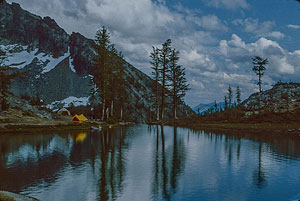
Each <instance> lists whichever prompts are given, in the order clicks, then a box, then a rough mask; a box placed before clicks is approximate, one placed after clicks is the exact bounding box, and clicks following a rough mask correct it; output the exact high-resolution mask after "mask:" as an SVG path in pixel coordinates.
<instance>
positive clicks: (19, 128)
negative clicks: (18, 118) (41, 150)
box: [0, 121, 121, 134]
mask: <svg viewBox="0 0 300 201" xmlns="http://www.w3.org/2000/svg"><path fill="white" fill-rule="evenodd" d="M92 126H94V127H98V126H101V127H104V128H105V127H117V126H121V124H120V123H115V124H108V123H106V122H95V121H94V122H85V123H82V124H79V123H72V122H71V123H69V122H68V123H62V122H53V121H51V122H49V123H48V124H47V123H45V124H32V123H23V124H22V123H10V124H3V123H2V124H1V123H0V134H9V133H28V132H39V133H46V132H55V131H75V130H76V131H87V130H90V129H91V127H92Z"/></svg>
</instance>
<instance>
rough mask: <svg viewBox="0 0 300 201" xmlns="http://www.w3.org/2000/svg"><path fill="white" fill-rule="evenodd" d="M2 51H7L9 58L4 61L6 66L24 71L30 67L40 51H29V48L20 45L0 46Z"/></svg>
mask: <svg viewBox="0 0 300 201" xmlns="http://www.w3.org/2000/svg"><path fill="white" fill-rule="evenodd" d="M0 47H1V49H2V50H5V51H6V54H7V58H6V59H5V61H4V65H6V66H10V67H13V68H18V69H22V68H24V67H25V66H27V65H29V64H30V63H31V62H32V61H33V59H34V58H35V57H36V53H37V52H38V49H35V50H33V51H28V46H22V45H18V44H14V45H6V46H4V45H0Z"/></svg>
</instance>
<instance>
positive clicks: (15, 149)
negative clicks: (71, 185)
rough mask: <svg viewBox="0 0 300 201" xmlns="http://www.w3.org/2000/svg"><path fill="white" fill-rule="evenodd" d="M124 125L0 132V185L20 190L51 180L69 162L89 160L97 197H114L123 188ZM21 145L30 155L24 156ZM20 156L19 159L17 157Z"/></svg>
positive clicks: (82, 164)
mask: <svg viewBox="0 0 300 201" xmlns="http://www.w3.org/2000/svg"><path fill="white" fill-rule="evenodd" d="M125 132H126V128H120V129H109V130H103V131H102V132H101V133H90V134H88V133H66V134H60V135H53V134H51V135H47V134H43V135H26V136H24V135H19V136H12V135H10V136H0V151H1V153H0V154H1V155H0V162H1V163H0V178H1V179H0V189H2V190H8V191H12V192H16V193H19V192H21V191H22V189H24V188H26V187H28V186H32V185H38V184H39V183H40V182H46V183H49V184H50V183H53V182H55V181H56V180H57V178H59V177H60V175H59V174H60V172H61V171H62V170H63V169H64V168H65V167H66V166H68V165H71V166H73V167H75V168H77V167H81V166H86V165H88V164H90V165H91V166H92V168H93V170H94V171H93V172H94V177H93V178H90V180H89V181H88V182H92V181H93V180H94V179H96V180H97V178H98V184H99V185H98V186H99V188H98V189H99V192H98V193H99V194H98V198H99V200H114V199H116V198H117V195H118V194H119V193H120V192H121V191H122V190H123V180H124V175H125V161H124V156H123V155H124V151H126V150H127V149H128V142H126V140H125V139H126V134H125ZM24 147H25V148H26V150H27V152H28V153H29V154H30V155H29V156H30V157H25V159H23V158H24V157H22V156H23V154H24ZM20 158H21V159H22V161H21V160H20Z"/></svg>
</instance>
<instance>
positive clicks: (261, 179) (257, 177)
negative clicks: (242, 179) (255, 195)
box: [253, 143, 266, 188]
mask: <svg viewBox="0 0 300 201" xmlns="http://www.w3.org/2000/svg"><path fill="white" fill-rule="evenodd" d="M261 156H262V143H259V146H258V166H257V170H254V172H253V181H254V183H255V185H256V186H257V187H258V188H263V187H264V186H265V185H266V176H265V173H264V172H263V169H262V159H261Z"/></svg>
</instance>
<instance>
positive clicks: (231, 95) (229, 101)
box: [227, 85, 233, 108]
mask: <svg viewBox="0 0 300 201" xmlns="http://www.w3.org/2000/svg"><path fill="white" fill-rule="evenodd" d="M227 94H228V107H229V108H230V107H231V104H232V98H233V94H232V89H231V87H230V85H229V87H228V91H227Z"/></svg>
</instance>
